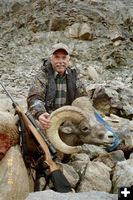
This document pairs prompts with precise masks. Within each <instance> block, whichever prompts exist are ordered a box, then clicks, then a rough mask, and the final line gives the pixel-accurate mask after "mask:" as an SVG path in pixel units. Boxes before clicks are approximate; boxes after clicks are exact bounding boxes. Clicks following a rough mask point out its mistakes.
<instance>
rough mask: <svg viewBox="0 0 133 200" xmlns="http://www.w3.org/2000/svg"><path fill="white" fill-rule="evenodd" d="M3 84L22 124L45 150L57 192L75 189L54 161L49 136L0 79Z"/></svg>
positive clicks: (53, 151) (53, 150) (51, 177)
mask: <svg viewBox="0 0 133 200" xmlns="http://www.w3.org/2000/svg"><path fill="white" fill-rule="evenodd" d="M0 84H1V86H2V87H3V89H4V91H5V92H6V94H7V95H8V96H9V98H10V99H11V101H12V105H13V107H14V109H15V114H17V115H18V117H19V119H20V121H21V122H23V123H22V124H23V125H24V128H25V129H26V132H27V133H28V134H32V135H33V136H34V138H35V139H36V141H37V142H38V144H39V145H40V147H41V150H42V151H43V152H44V154H45V156H44V163H45V164H46V165H47V166H48V168H49V173H50V175H49V177H50V179H51V181H52V183H53V185H54V188H55V190H56V191H57V192H62V193H63V192H72V191H73V189H72V188H71V186H70V183H69V182H68V180H67V179H66V177H65V176H64V174H63V173H62V172H61V171H60V169H59V167H58V166H57V164H56V162H54V160H53V157H54V156H55V154H56V150H55V148H54V146H53V145H52V144H51V143H50V141H49V140H48V138H47V136H46V135H45V133H44V131H43V130H42V129H41V128H40V127H39V126H38V124H37V122H36V120H35V119H34V117H33V116H32V114H31V113H30V112H29V111H28V112H27V113H26V114H25V113H24V112H23V111H22V109H21V108H20V106H19V105H18V104H17V103H16V102H15V101H14V100H13V98H12V96H11V95H10V93H9V92H8V91H7V90H6V88H5V86H4V85H3V83H2V82H1V81H0Z"/></svg>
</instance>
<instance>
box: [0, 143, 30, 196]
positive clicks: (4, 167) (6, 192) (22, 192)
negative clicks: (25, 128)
mask: <svg viewBox="0 0 133 200" xmlns="http://www.w3.org/2000/svg"><path fill="white" fill-rule="evenodd" d="M29 192H30V190H29V179H28V174H27V170H26V167H25V165H24V162H23V159H22V155H21V153H20V148H19V146H15V147H11V148H10V150H9V151H8V152H7V154H6V156H5V157H4V158H3V159H2V160H1V161H0V199H1V200H5V199H9V200H11V199H16V200H23V199H25V198H26V197H27V196H28V194H29Z"/></svg>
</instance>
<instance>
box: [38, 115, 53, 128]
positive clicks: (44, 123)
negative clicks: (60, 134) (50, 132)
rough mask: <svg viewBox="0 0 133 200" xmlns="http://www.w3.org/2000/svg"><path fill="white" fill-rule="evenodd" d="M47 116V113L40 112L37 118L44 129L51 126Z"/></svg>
mask: <svg viewBox="0 0 133 200" xmlns="http://www.w3.org/2000/svg"><path fill="white" fill-rule="evenodd" d="M48 117H49V113H47V112H45V113H43V114H41V115H40V116H39V118H38V120H39V122H40V124H41V125H42V126H43V128H44V129H47V128H50V126H51V122H50V120H49V119H48Z"/></svg>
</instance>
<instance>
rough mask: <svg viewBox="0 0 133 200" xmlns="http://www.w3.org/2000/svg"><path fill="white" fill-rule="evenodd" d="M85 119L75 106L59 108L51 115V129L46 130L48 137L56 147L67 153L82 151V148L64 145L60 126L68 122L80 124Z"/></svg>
mask: <svg viewBox="0 0 133 200" xmlns="http://www.w3.org/2000/svg"><path fill="white" fill-rule="evenodd" d="M84 119H85V115H84V114H83V113H82V110H81V109H80V108H77V107H75V106H63V107H61V108H58V109H57V110H55V111H54V112H52V114H51V115H50V121H51V127H50V128H48V129H46V133H47V136H48V138H49V140H50V142H51V143H52V144H53V145H54V147H55V148H56V149H57V150H59V151H61V152H63V153H65V154H72V153H77V152H80V151H81V146H69V145H67V144H66V143H64V142H63V141H62V140H61V138H60V136H59V133H58V129H59V127H60V125H61V124H62V123H63V122H64V121H66V120H72V121H73V122H76V123H80V122H81V121H82V120H84Z"/></svg>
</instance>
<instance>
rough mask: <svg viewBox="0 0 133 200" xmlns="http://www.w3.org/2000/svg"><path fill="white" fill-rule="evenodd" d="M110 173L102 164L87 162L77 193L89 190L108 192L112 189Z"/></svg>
mask: <svg viewBox="0 0 133 200" xmlns="http://www.w3.org/2000/svg"><path fill="white" fill-rule="evenodd" d="M110 171H111V169H110V168H109V167H107V166H106V165H105V164H103V163H102V162H89V163H88V165H87V167H86V171H85V173H84V175H83V176H82V181H81V182H80V184H79V186H78V189H77V190H78V192H87V191H90V190H97V191H105V192H110V191H111V187H112V184H111V180H110Z"/></svg>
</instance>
